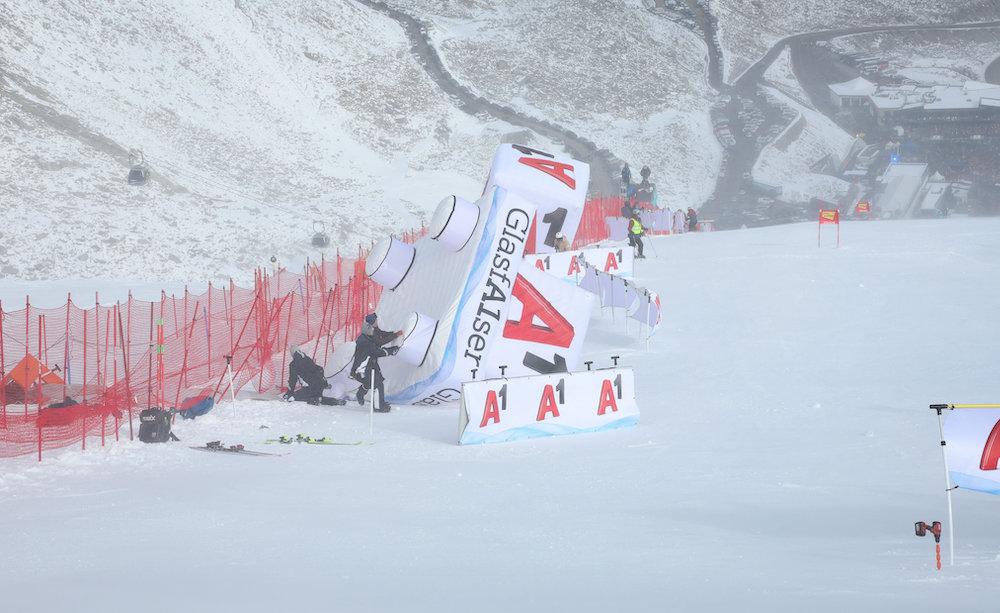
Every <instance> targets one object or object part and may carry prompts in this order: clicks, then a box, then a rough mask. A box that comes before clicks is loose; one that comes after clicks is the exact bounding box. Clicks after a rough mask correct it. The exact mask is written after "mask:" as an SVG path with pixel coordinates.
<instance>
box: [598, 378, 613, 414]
mask: <svg viewBox="0 0 1000 613" xmlns="http://www.w3.org/2000/svg"><path fill="white" fill-rule="evenodd" d="M608 407H611V412H612V413H614V412H615V411H617V410H618V403H617V402H615V390H614V389H612V387H611V381H608V380H607V379H605V380H604V383H602V384H601V401H600V403H598V405H597V414H598V415H604V413H605V412H606V411H607V410H608Z"/></svg>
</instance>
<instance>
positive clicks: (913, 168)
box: [874, 164, 929, 217]
mask: <svg viewBox="0 0 1000 613" xmlns="http://www.w3.org/2000/svg"><path fill="white" fill-rule="evenodd" d="M928 177H929V173H928V172H927V164H889V167H888V168H886V169H885V172H884V173H882V176H881V177H879V179H878V182H879V184H880V186H881V193H879V194H878V196H877V197H876V198H875V203H874V204H875V208H876V210H877V212H878V214H879V215H880V216H881V217H906V216H907V215H908V214H909V213H910V209H911V208H912V207H913V203H914V202H916V201H917V199H918V196H919V195H920V193H921V192H922V191H923V189H924V187H925V186H926V183H927V179H928Z"/></svg>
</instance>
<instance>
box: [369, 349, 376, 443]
mask: <svg viewBox="0 0 1000 613" xmlns="http://www.w3.org/2000/svg"><path fill="white" fill-rule="evenodd" d="M369 359H370V360H374V359H375V358H369ZM368 391H370V392H371V393H372V397H371V402H369V403H368V440H369V441H371V444H372V445H374V444H375V369H374V368H372V378H371V387H370V388H368Z"/></svg>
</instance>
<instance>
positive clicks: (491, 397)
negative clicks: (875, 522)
mask: <svg viewBox="0 0 1000 613" xmlns="http://www.w3.org/2000/svg"><path fill="white" fill-rule="evenodd" d="M490 420H493V423H497V424H498V423H500V406H499V405H498V404H497V393H496V392H495V391H493V390H490V391H489V393H488V394H486V406H485V407H483V421H481V422H479V427H480V428H485V427H486V426H487V425H488V424H489V422H490Z"/></svg>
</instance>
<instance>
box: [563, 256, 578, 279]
mask: <svg viewBox="0 0 1000 613" xmlns="http://www.w3.org/2000/svg"><path fill="white" fill-rule="evenodd" d="M578 272H580V262H577V261H576V256H575V255H574V256H573V257H571V258H570V259H569V270H567V271H566V276H569V275H575V274H576V273H578Z"/></svg>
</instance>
